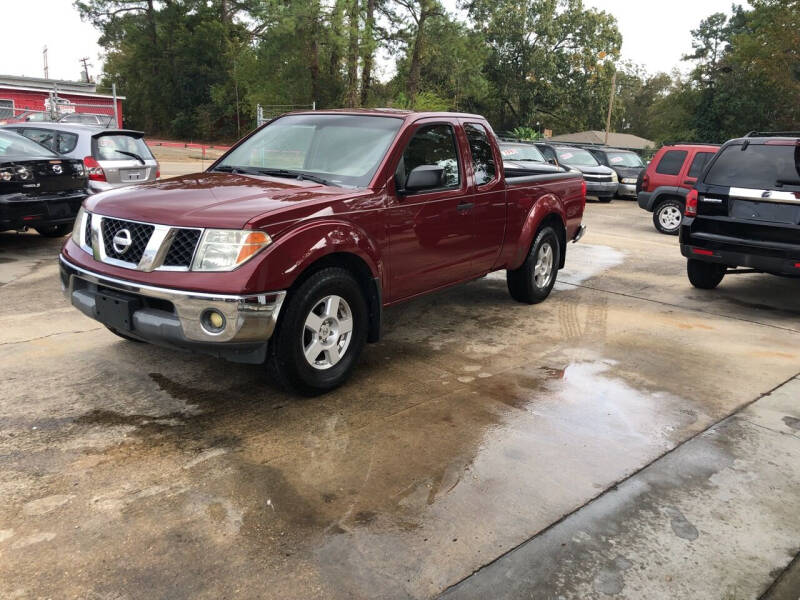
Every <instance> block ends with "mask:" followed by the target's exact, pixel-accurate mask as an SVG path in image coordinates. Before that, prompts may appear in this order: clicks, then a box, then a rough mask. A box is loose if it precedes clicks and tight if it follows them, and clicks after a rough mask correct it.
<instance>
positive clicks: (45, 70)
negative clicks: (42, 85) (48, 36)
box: [42, 46, 49, 79]
mask: <svg viewBox="0 0 800 600" xmlns="http://www.w3.org/2000/svg"><path fill="white" fill-rule="evenodd" d="M42 60H43V61H44V78H45V79H49V76H48V75H49V69H48V68H47V46H45V47H44V50H42Z"/></svg>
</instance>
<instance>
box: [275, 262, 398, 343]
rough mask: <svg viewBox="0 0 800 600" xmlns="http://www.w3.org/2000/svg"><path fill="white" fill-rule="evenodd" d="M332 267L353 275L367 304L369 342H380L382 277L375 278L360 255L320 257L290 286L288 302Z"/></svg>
mask: <svg viewBox="0 0 800 600" xmlns="http://www.w3.org/2000/svg"><path fill="white" fill-rule="evenodd" d="M330 267H339V268H343V269H345V270H347V271H349V272H350V273H352V274H353V276H354V277H355V279H356V281H357V282H358V285H359V287H360V288H361V291H362V293H363V294H364V299H365V300H366V303H367V320H368V329H367V342H370V343H373V342H377V341H379V340H380V336H381V322H382V313H383V291H382V288H381V281H380V277H377V276H375V274H374V272H373V270H372V269H371V268H370V266H369V265H368V264H367V262H366V261H365V260H364V259H363V258H362V257H361V256H359V255H358V254H355V253H353V252H348V251H337V252H331V253H329V254H325V255H324V256H320V257H318V258H317V259H316V260H314V261H312V262H311V263H310V264H308V265H307V266H306V267H305V268H304V269H303V270H302V271H301V272H300V273H299V275H298V276H297V277H296V278H295V280H294V281H293V282H292V285H291V286H289V289H288V292H289V295H288V297H287V301H291V296H292V292H293V291H294V290H296V289H297V288H298V287H300V286H301V285H302V284H303V282H305V281H306V280H307V279H308V278H309V277H311V276H312V275H314V274H315V273H318V272H319V271H321V270H323V269H327V268H330Z"/></svg>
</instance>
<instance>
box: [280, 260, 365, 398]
mask: <svg viewBox="0 0 800 600" xmlns="http://www.w3.org/2000/svg"><path fill="white" fill-rule="evenodd" d="M329 296H338V297H339V298H340V299H344V301H345V304H344V307H345V308H347V309H348V311H349V315H350V318H351V319H352V330H351V333H350V338H349V342H348V343H347V345H346V346H344V353H343V354H342V355H341V358H340V359H339V360H338V362H336V363H335V364H332V365H331V366H328V367H326V368H316V367H314V366H312V364H311V362H310V361H309V359H306V355H305V352H304V345H305V344H306V340H307V338H308V336H309V335H310V332H309V331H308V330H307V328H306V320H307V318H309V317H310V316H311V312H312V310H314V309H315V308H316V307H318V306H320V304H321V303H322V300H323V299H324V298H326V297H329ZM345 316H346V315H345ZM343 322H344V319H342V323H343ZM367 323H368V321H367V302H366V300H365V298H364V293H363V291H362V290H361V286H359V284H358V281H356V279H355V277H353V275H352V274H351V273H350V272H349V271H347V270H346V269H342V268H339V267H330V268H327V269H323V270H321V271H318V272H316V273H314V274H313V275H311V276H310V277H309V278H308V279H306V280H305V281H304V282H303V283H302V284H300V286H299V287H298V288H297V289H296V290H294V291H292V292H291V293H290V294H289V296H288V297H287V298H286V301H285V302H284V304H283V310H282V311H281V315H280V318H279V320H278V325H277V327H276V329H275V332H274V333H273V335H272V339H271V340H270V344H269V351H268V354H267V372H268V374H269V375H270V377H271V378H272V379H273V380H274V381H276V382H277V383H278V384H279V385H280V386H281V387H283V388H284V389H286V390H289V391H293V392H298V393H300V394H303V395H305V396H316V395H318V394H324V393H325V392H328V391H330V390H333V389H334V388H337V387H339V386H340V385H342V383H344V382H345V381H346V380H347V378H348V377H349V376H350V373H351V372H352V370H353V367H355V365H356V363H357V362H358V357H359V355H360V354H361V351H362V350H363V349H364V345H365V343H366V340H367ZM338 324H339V322H338V321H337V325H338ZM326 331H328V330H326ZM332 331H335V330H332ZM332 337H337V340H336V341H334V342H333V343H334V344H336V345H337V348H338V344H339V343H340V342H339V340H342V339H343V338H340V337H338V336H336V335H333V336H332ZM332 337H328V338H326V339H328V340H331V339H332ZM342 343H343V342H342ZM310 346H311V344H310V343H309V347H310ZM329 347H330V346H329ZM337 352H338V350H337ZM323 354H324V356H325V357H326V358H327V357H328V356H329V355H328V354H327V353H326V352H323V351H322V350H321V351H320V354H319V355H318V357H319V356H323ZM325 360H326V359H325V358H324V359H323V362H324V361H325Z"/></svg>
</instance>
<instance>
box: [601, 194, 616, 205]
mask: <svg viewBox="0 0 800 600" xmlns="http://www.w3.org/2000/svg"><path fill="white" fill-rule="evenodd" d="M613 199H614V196H598V197H597V200H598V201H599V202H602V203H603V204H608V203H609V202H611V201H612V200H613Z"/></svg>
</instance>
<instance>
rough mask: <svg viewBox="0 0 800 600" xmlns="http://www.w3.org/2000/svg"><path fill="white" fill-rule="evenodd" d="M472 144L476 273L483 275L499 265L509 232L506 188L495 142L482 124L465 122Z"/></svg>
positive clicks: (470, 150)
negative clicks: (504, 238) (507, 227)
mask: <svg viewBox="0 0 800 600" xmlns="http://www.w3.org/2000/svg"><path fill="white" fill-rule="evenodd" d="M464 133H465V134H466V138H467V143H468V145H469V153H470V157H471V158H472V161H471V169H470V170H471V175H472V195H471V198H472V202H473V203H474V205H475V206H474V207H473V209H472V210H473V212H474V227H475V238H474V239H475V241H474V247H473V256H472V262H473V270H474V271H475V273H484V272H486V271H489V270H491V268H492V267H493V266H494V264H495V263H496V262H497V257H498V256H499V254H500V249H501V247H502V245H503V237H504V236H505V231H506V189H505V181H504V180H503V178H502V177H501V176H500V169H499V168H498V165H499V164H500V162H501V158H500V156H499V152H498V148H497V144H496V143H492V139H493V138H490V136H491V134H490V132H489V131H488V130H487V128H486V126H485V125H483V124H482V123H470V122H464Z"/></svg>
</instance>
